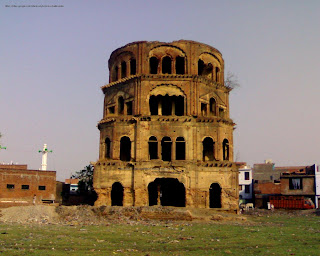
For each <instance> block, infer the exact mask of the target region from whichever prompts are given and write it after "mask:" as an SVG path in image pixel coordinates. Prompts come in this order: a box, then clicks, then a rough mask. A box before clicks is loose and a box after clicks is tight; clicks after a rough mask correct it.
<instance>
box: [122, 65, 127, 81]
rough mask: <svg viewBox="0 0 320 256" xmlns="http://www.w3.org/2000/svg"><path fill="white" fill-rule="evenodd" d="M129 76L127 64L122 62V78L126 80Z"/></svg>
mask: <svg viewBox="0 0 320 256" xmlns="http://www.w3.org/2000/svg"><path fill="white" fill-rule="evenodd" d="M126 76H127V64H126V63H125V62H124V61H122V62H121V78H124V77H126Z"/></svg>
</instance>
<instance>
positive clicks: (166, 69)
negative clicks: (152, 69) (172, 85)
mask: <svg viewBox="0 0 320 256" xmlns="http://www.w3.org/2000/svg"><path fill="white" fill-rule="evenodd" d="M162 74H171V58H170V57H169V56H166V57H164V58H163V59H162Z"/></svg>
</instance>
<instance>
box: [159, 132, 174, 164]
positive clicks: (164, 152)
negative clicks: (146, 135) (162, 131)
mask: <svg viewBox="0 0 320 256" xmlns="http://www.w3.org/2000/svg"><path fill="white" fill-rule="evenodd" d="M171 148H172V140H171V138H170V137H163V138H162V140H161V156H162V160H163V161H169V162H170V161H171Z"/></svg>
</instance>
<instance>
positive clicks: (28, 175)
mask: <svg viewBox="0 0 320 256" xmlns="http://www.w3.org/2000/svg"><path fill="white" fill-rule="evenodd" d="M0 181H1V182H0V207H8V206H14V205H32V204H39V203H48V202H50V203H51V202H54V201H55V199H56V172H55V171H39V170H28V168H27V165H0Z"/></svg>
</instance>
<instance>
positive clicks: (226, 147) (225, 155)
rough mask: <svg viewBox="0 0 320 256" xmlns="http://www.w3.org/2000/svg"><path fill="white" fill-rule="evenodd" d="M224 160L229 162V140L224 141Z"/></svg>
mask: <svg viewBox="0 0 320 256" xmlns="http://www.w3.org/2000/svg"><path fill="white" fill-rule="evenodd" d="M222 148H223V160H229V141H228V140H227V139H224V140H223V143H222Z"/></svg>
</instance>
